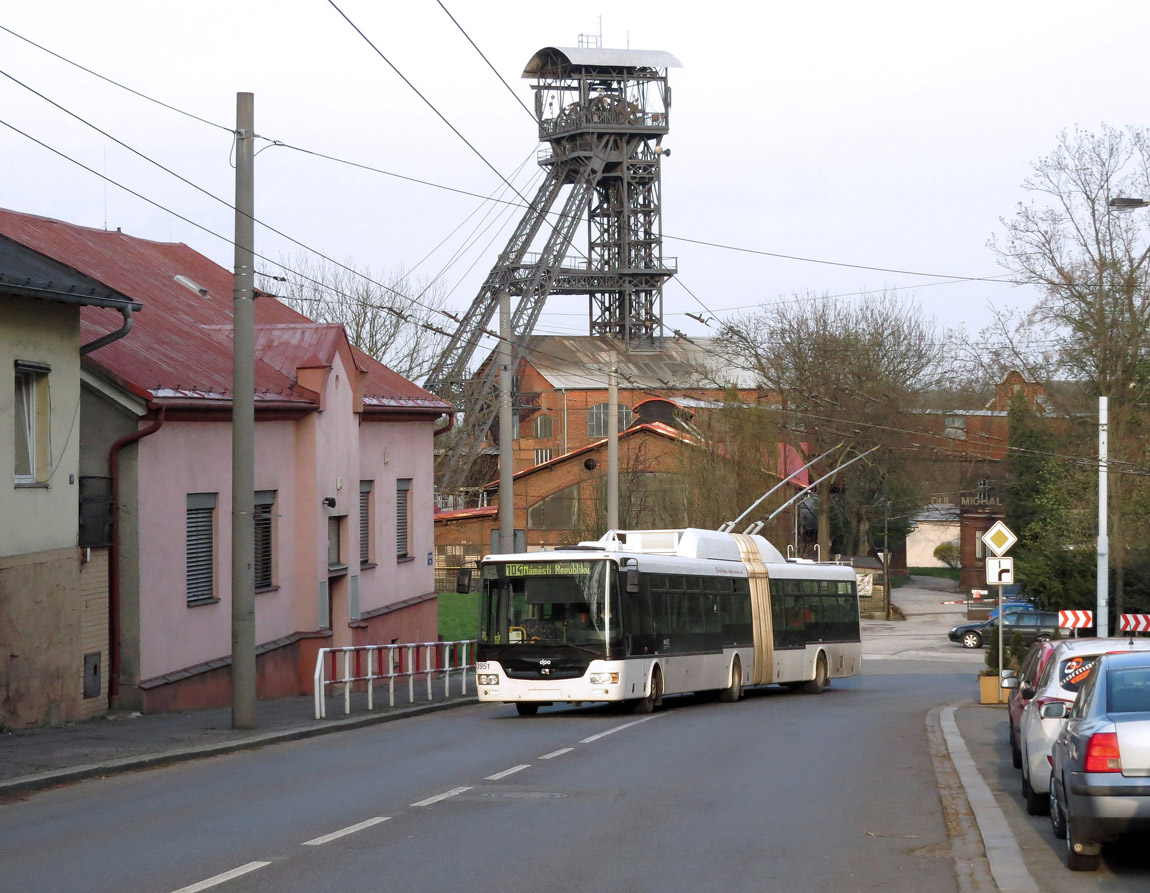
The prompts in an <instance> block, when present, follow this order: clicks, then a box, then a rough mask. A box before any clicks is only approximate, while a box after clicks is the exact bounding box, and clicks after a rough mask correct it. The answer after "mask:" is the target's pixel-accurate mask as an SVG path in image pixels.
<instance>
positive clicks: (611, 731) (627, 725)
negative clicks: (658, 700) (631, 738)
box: [579, 716, 658, 744]
mask: <svg viewBox="0 0 1150 893" xmlns="http://www.w3.org/2000/svg"><path fill="white" fill-rule="evenodd" d="M652 719H658V717H657V716H644V717H643V718H642V719H636V720H635V721H634V722H625V723H623V725H621V726H615V728H613V729H608V730H607V731H606V732H600V733H599V734H598V735H592V736H591V737H590V738H584V739H583V740H582V741H580V742H579V743H580V744H590V743H591V742H592V741H598V740H599V739H600V738H606V737H607V736H608V735H614V734H615V733H616V732H621V731H623V730H624V729H629V728H631V726H637V725H639V723H641V722H649V721H650V720H652Z"/></svg>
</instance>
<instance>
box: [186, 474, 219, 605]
mask: <svg viewBox="0 0 1150 893" xmlns="http://www.w3.org/2000/svg"><path fill="white" fill-rule="evenodd" d="M215 528H216V494H215V493H189V494H188V501H187V603H188V604H189V605H196V604H202V603H203V602H209V601H213V600H214V599H215V597H216V566H215V565H216V555H215V538H216V529H215Z"/></svg>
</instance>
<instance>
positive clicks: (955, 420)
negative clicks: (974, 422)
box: [943, 415, 966, 440]
mask: <svg viewBox="0 0 1150 893" xmlns="http://www.w3.org/2000/svg"><path fill="white" fill-rule="evenodd" d="M943 434H944V435H945V436H947V437H949V438H950V439H951V440H966V416H961V415H948V416H947V417H946V430H945V431H944V432H943Z"/></svg>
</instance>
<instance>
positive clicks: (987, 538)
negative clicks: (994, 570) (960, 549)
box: [982, 521, 1018, 555]
mask: <svg viewBox="0 0 1150 893" xmlns="http://www.w3.org/2000/svg"><path fill="white" fill-rule="evenodd" d="M982 541H983V542H984V543H986V547H987V548H988V549H990V551H991V552H993V553H994V554H995V555H1002V554H1003V553H1004V552H1006V551H1008V550H1009V549H1010V547H1011V546H1013V545H1014V544H1015V543H1017V542H1018V537H1016V536H1015V535H1014V533H1013V532H1012V531H1011V529H1010V528H1009V527H1007V526H1006V525H1005V524H1003V523H1002V522H1001V521H995V522H994V524H993V525H992V526H991V528H990V529H989V530H988V531H986V533H984V534H983V535H982Z"/></svg>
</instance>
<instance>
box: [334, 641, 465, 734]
mask: <svg viewBox="0 0 1150 893" xmlns="http://www.w3.org/2000/svg"><path fill="white" fill-rule="evenodd" d="M474 654H475V640H474V639H466V640H460V641H457V642H409V643H406V644H401V645H355V646H348V647H345V648H321V649H320V650H319V653H318V654H317V655H316V660H315V674H314V676H313V685H314V694H315V718H316V719H325V718H326V717H327V695H328V690H329V689H330V688H332V687H334V686H337V685H342V686H343V712H344V715H345V716H346V715H348V714H350V713H351V692H352V689H353V688H355V687H356V686H362V688H363V689H364V690H366V692H367V709H368V710H374V709H375V687H376V684H377V683H381V682H384V681H386V682H387V698H388V705H389V706H391V707H394V706H395V683H396V680H397V679H403V678H404V677H406V678H407V698H408V701H409V702H410V703H415V678H416V677H417V676H423V677H424V678H425V679H426V682H427V700H429V701H431V700H434V695H433V689H432V683H433V680H434V678H435V677H436V676H437V675H439V676H441V677H442V679H443V696H444V697H445V698H446V697H450V696H451V677H452V674H453V673H457V674H458V675H459V678H460V694H467V671H468V670H472V671H474V669H475V660H474Z"/></svg>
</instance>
